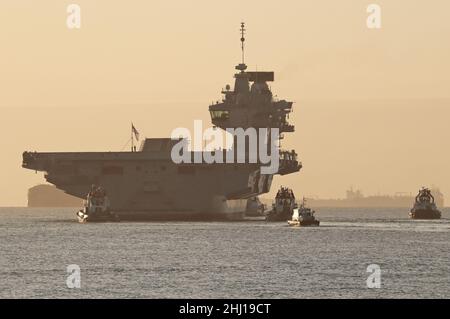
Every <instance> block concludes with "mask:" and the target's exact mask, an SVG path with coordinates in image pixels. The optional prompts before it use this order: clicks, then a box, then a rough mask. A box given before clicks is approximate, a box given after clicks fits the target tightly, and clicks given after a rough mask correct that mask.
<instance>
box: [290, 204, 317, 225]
mask: <svg viewBox="0 0 450 319" xmlns="http://www.w3.org/2000/svg"><path fill="white" fill-rule="evenodd" d="M305 204H306V200H305V198H303V201H302V204H301V205H300V207H299V208H295V209H294V213H293V214H292V219H291V220H288V225H289V226H319V225H320V221H318V220H317V219H316V218H315V217H314V213H315V211H314V210H312V209H311V208H309V207H306V205H305Z"/></svg>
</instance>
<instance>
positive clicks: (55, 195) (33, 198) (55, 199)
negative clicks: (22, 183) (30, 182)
mask: <svg viewBox="0 0 450 319" xmlns="http://www.w3.org/2000/svg"><path fill="white" fill-rule="evenodd" d="M82 205H83V200H82V199H81V198H77V197H74V196H71V195H68V194H66V193H64V192H63V191H62V190H59V189H57V188H56V187H55V186H53V185H47V184H40V185H36V186H34V187H31V188H30V189H29V190H28V207H81V206H82Z"/></svg>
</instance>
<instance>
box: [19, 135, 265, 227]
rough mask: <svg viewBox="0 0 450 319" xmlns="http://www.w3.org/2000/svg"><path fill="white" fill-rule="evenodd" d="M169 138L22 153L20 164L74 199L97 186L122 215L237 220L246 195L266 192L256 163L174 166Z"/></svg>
mask: <svg viewBox="0 0 450 319" xmlns="http://www.w3.org/2000/svg"><path fill="white" fill-rule="evenodd" d="M173 143H174V141H172V140H170V139H147V140H145V141H144V143H143V146H142V147H141V150H140V151H138V152H82V153H72V152H62V153H30V152H25V153H24V154H23V167H25V168H28V169H32V170H36V171H44V172H45V178H46V180H47V181H48V182H49V183H52V184H54V185H55V186H56V187H57V188H59V189H61V190H63V191H65V192H66V193H68V194H70V195H74V196H76V197H79V198H86V195H87V193H88V192H89V190H90V188H91V185H92V184H96V185H100V186H102V187H103V188H104V189H105V190H106V192H107V194H108V197H109V198H110V201H111V210H112V211H114V212H115V213H117V214H118V215H119V217H120V219H121V220H127V219H230V218H231V219H236V218H241V217H243V215H244V212H245V208H246V199H247V198H250V197H252V196H256V195H259V194H262V193H266V192H268V191H269V190H270V186H271V182H272V175H261V174H260V165H259V164H248V163H246V164H206V163H200V164H175V163H174V162H173V161H172V159H171V157H170V151H171V149H172V146H173Z"/></svg>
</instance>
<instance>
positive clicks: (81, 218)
mask: <svg viewBox="0 0 450 319" xmlns="http://www.w3.org/2000/svg"><path fill="white" fill-rule="evenodd" d="M77 218H78V222H79V223H82V224H83V223H87V222H90V223H91V222H118V221H120V219H119V216H118V215H117V214H114V213H111V212H102V213H90V214H88V213H86V212H85V211H84V210H82V209H81V210H79V211H78V212H77Z"/></svg>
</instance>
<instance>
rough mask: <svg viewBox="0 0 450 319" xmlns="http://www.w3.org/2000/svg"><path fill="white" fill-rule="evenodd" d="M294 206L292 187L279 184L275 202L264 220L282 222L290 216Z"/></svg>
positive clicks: (295, 206)
mask: <svg viewBox="0 0 450 319" xmlns="http://www.w3.org/2000/svg"><path fill="white" fill-rule="evenodd" d="M296 208H297V203H296V202H295V196H294V192H293V191H292V189H290V188H287V187H283V186H281V188H280V189H279V190H278V192H277V195H276V196H275V203H274V204H273V205H272V210H271V211H270V212H269V213H268V214H267V216H266V221H268V222H282V221H283V222H284V221H286V220H288V219H289V218H291V216H292V214H293V212H294V209H296Z"/></svg>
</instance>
